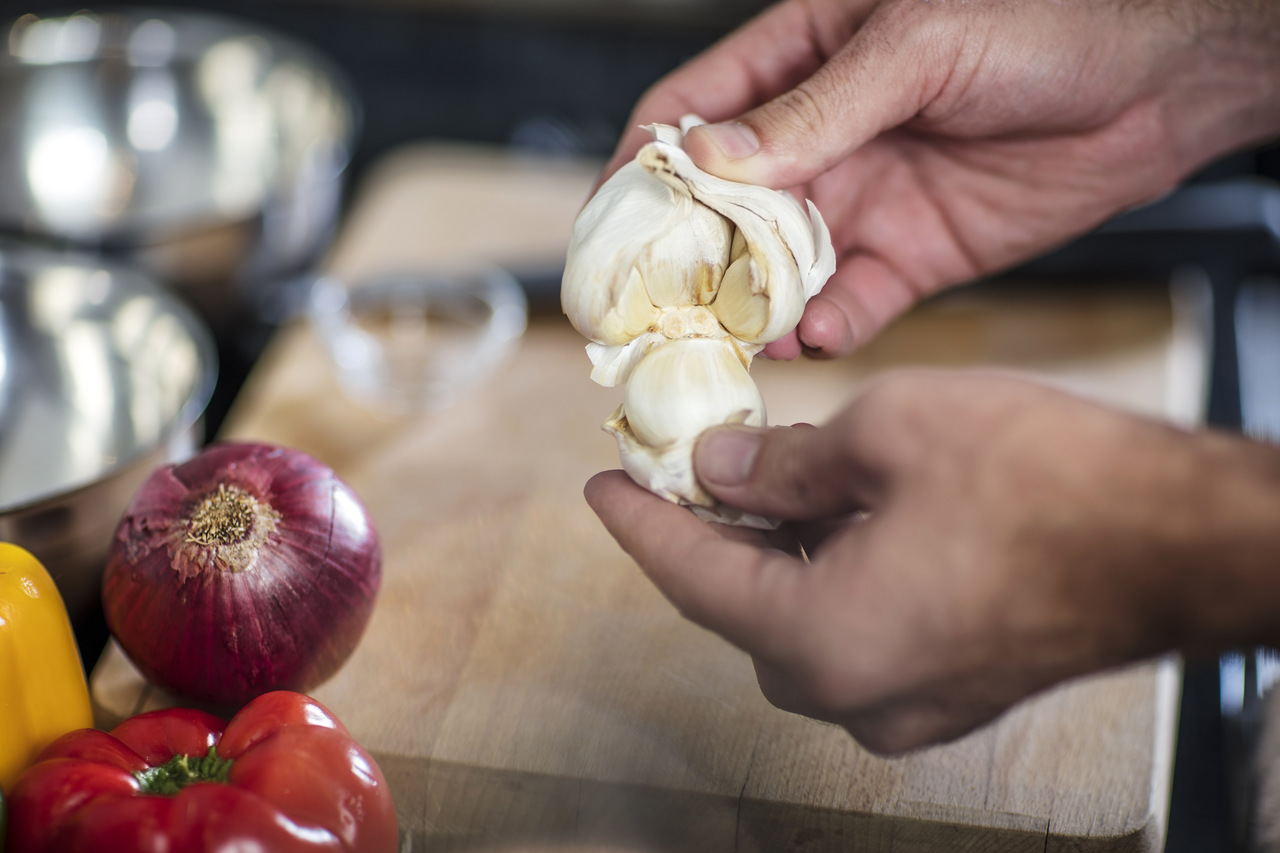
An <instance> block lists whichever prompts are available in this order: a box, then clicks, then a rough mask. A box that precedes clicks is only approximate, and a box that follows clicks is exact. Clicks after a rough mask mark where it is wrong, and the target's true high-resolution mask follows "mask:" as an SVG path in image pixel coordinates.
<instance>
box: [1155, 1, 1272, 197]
mask: <svg viewBox="0 0 1280 853" xmlns="http://www.w3.org/2000/svg"><path fill="white" fill-rule="evenodd" d="M1159 6H1161V7H1163V14H1164V15H1165V16H1166V20H1167V22H1168V23H1169V25H1170V26H1172V27H1173V28H1174V30H1173V31H1174V32H1175V33H1180V36H1177V37H1178V38H1180V39H1181V41H1182V43H1183V49H1182V50H1176V51H1174V52H1173V53H1172V54H1171V55H1170V56H1169V60H1170V62H1169V63H1168V65H1167V66H1166V67H1165V68H1164V70H1163V72H1162V75H1163V74H1167V75H1168V76H1167V78H1166V79H1165V81H1163V82H1161V83H1160V85H1161V86H1167V87H1168V88H1167V89H1166V91H1168V92H1170V93H1172V94H1173V97H1172V98H1170V99H1168V100H1167V101H1166V102H1165V103H1164V104H1162V105H1161V106H1162V108H1163V109H1164V110H1165V111H1166V112H1167V115H1168V118H1169V121H1170V124H1171V125H1172V127H1171V137H1170V138H1171V139H1173V140H1181V141H1182V142H1181V148H1182V150H1180V151H1179V152H1178V153H1179V155H1180V160H1181V163H1182V170H1183V171H1184V172H1190V171H1192V170H1193V169H1195V168H1197V167H1198V166H1200V165H1203V164H1204V163H1205V162H1207V161H1210V160H1212V159H1214V158H1215V157H1218V156H1221V155H1223V154H1226V153H1229V152H1231V151H1234V150H1239V149H1241V148H1246V147H1248V146H1250V145H1256V144H1260V143H1262V142H1265V141H1267V140H1269V139H1273V138H1275V137H1277V136H1280V4H1276V3H1274V2H1270V0H1226V2H1221V3H1209V2H1204V1H1203V0H1179V2H1176V3H1170V4H1159Z"/></svg>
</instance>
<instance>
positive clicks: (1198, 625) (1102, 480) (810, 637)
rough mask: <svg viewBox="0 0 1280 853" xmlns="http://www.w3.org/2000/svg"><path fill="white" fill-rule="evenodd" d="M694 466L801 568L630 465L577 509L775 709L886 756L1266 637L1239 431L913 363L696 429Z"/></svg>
mask: <svg viewBox="0 0 1280 853" xmlns="http://www.w3.org/2000/svg"><path fill="white" fill-rule="evenodd" d="M694 459H695V470H696V472H697V474H698V478H699V480H700V481H701V482H702V484H703V485H704V486H705V487H706V488H707V489H708V490H709V491H711V492H712V493H713V494H714V495H715V496H716V497H717V498H718V499H720V500H722V501H724V502H726V503H728V504H729V505H731V506H736V507H739V508H741V509H744V510H747V511H749V512H752V513H756V514H760V515H764V516H766V517H773V518H781V519H785V520H787V521H788V522H789V525H788V526H787V527H786V528H785V529H786V530H788V531H790V532H791V533H792V534H793V535H794V536H795V537H796V539H797V540H798V543H799V544H800V545H802V546H803V547H804V549H805V551H806V552H807V554H808V557H809V559H808V561H806V560H805V559H803V558H801V557H800V556H797V553H796V552H795V551H794V550H789V549H788V548H787V547H786V545H782V547H777V546H779V542H778V541H777V539H776V538H774V537H770V536H764V535H759V534H758V532H756V531H745V530H742V529H734V528H724V527H721V526H719V525H709V524H704V523H703V522H701V521H698V520H697V519H696V518H695V517H694V516H693V515H692V514H691V513H690V512H688V511H687V510H685V509H682V508H680V507H678V506H675V505H673V504H670V503H667V502H666V501H663V500H661V499H660V498H657V497H655V496H653V495H651V494H649V493H647V492H645V491H644V490H643V489H641V488H639V487H638V486H635V485H634V484H632V483H631V482H630V480H628V478H627V477H626V475H625V474H622V473H621V472H616V471H615V472H607V473H605V474H601V475H597V476H596V477H595V478H593V479H592V480H591V481H590V482H589V483H588V485H587V489H586V495H587V500H588V501H589V502H590V504H591V506H592V508H593V509H595V511H596V512H597V513H598V514H599V516H600V517H601V519H602V520H603V521H604V523H605V526H606V527H607V528H608V529H609V531H610V533H612V534H613V535H614V537H615V538H616V539H617V540H618V541H619V543H620V544H621V545H622V547H623V548H624V549H625V550H626V551H627V552H628V553H630V554H631V555H632V556H633V557H634V558H635V560H636V561H637V562H638V563H639V564H640V567H641V568H642V569H643V570H644V571H645V572H646V573H647V574H648V575H649V577H650V578H651V579H652V580H653V582H654V583H655V584H656V585H657V586H658V588H659V589H661V590H662V592H663V593H665V594H666V595H667V597H668V598H670V599H671V600H672V601H673V602H674V603H675V605H676V607H677V608H678V609H679V610H680V611H681V612H682V613H683V614H685V615H686V616H687V617H689V618H690V619H692V620H693V621H695V622H697V623H699V624H701V625H703V626H704V627H707V628H709V629H711V630H713V631H716V632H718V633H720V634H721V635H723V636H724V637H726V638H727V639H728V640H729V641H731V642H732V643H734V644H736V645H738V646H739V647H741V648H743V649H745V650H746V651H747V652H749V653H750V654H751V656H752V657H753V659H754V661H755V665H756V672H757V676H758V680H759V683H760V687H761V689H762V690H763V692H764V694H765V695H766V697H768V698H769V699H770V700H771V701H772V702H773V703H774V704H775V705H778V706H779V707H782V708H784V709H787V710H792V711H796V712H799V713H803V714H806V715H809V716H813V717H818V718H821V719H826V720H830V721H833V722H836V723H839V724H841V725H843V726H844V727H845V728H846V729H848V730H849V732H850V733H852V734H853V736H854V737H855V738H856V739H857V740H859V741H860V742H861V743H862V744H864V745H865V746H867V747H869V748H871V749H873V750H876V751H880V752H890V753H893V752H901V751H903V750H907V749H911V748H915V747H919V746H923V745H926V744H930V743H934V742H938V741H943V740H948V739H951V738H955V737H957V736H959V735H961V734H964V733H965V732H968V731H969V730H971V729H973V728H975V727H976V726H979V725H981V724H983V723H984V722H986V721H988V720H991V719H992V718H994V717H995V716H997V715H998V714H1000V713H1001V712H1002V711H1003V710H1004V709H1006V708H1008V707H1009V706H1010V705H1011V704H1013V703H1015V702H1017V701H1018V700H1020V699H1022V698H1023V697H1026V696H1028V695H1030V694H1032V693H1035V692H1037V691H1039V690H1041V689H1043V688H1046V687H1048V686H1049V685H1051V684H1054V683H1056V682H1059V681H1061V680H1063V679H1067V678H1070V677H1073V676H1077V675H1081V674H1083V673H1088V672H1093V671H1096V670H1099V669H1103V668H1106V667H1110V666H1114V665H1117V664H1120V663H1124V662H1128V661H1134V660H1138V659H1141V658H1143V657H1146V656H1149V655H1153V654H1156V653H1159V652H1162V651H1165V650H1169V649H1181V650H1183V651H1191V652H1195V651H1205V650H1211V649H1216V648H1220V647H1226V646H1229V645H1230V644H1232V643H1235V642H1240V641H1244V640H1246V639H1252V640H1255V641H1256V640H1258V639H1259V638H1260V637H1261V636H1262V635H1263V634H1266V633H1270V634H1272V635H1274V634H1275V633H1276V629H1275V628H1274V626H1275V625H1276V624H1277V617H1278V616H1280V595H1278V594H1277V592H1278V591H1280V571H1277V567H1276V565H1275V563H1274V559H1273V557H1272V556H1271V555H1274V554H1275V553H1280V454H1277V453H1276V452H1275V451H1273V450H1270V449H1264V448H1260V447H1258V446H1256V445H1252V444H1250V443H1249V442H1246V441H1243V440H1240V439H1237V438H1228V437H1225V436H1220V435H1214V434H1207V433H1202V434H1194V433H1186V432H1183V431H1180V430H1177V429H1174V428H1171V427H1169V426H1166V425H1163V424H1160V423H1156V422H1152V421H1148V420H1145V419H1141V418H1138V417H1134V416H1131V415H1128V414H1123V413H1119V412H1116V411H1113V410H1111V409H1108V408H1105V407H1102V406H1099V405H1096V404H1093V403H1090V402H1085V401H1082V400H1080V399H1077V398H1075V397H1071V396H1068V395H1066V394H1063V393H1060V392H1057V391H1053V390H1050V389H1047V388H1044V387H1041V386H1039V385H1036V384H1032V383H1030V382H1026V381H1023V380H1018V379H1013V378H1009V377H1006V376H993V375H966V374H953V373H943V372H911V373H901V374H894V375H890V376H887V377H884V378H882V379H881V380H880V381H879V382H878V383H876V384H875V385H873V386H872V387H871V388H870V389H868V390H867V391H866V392H865V393H864V394H863V395H862V396H860V397H859V398H858V399H856V400H855V401H854V402H853V404H852V405H850V406H849V407H848V408H847V409H846V410H845V411H844V412H842V413H841V414H840V415H839V416H838V417H836V418H835V419H834V420H833V421H832V422H831V423H830V424H827V425H825V426H822V427H820V428H816V429H814V428H809V429H795V428H780V429H769V430H756V429H748V428H739V427H733V428H720V429H716V430H712V431H709V433H708V434H705V435H704V436H703V437H702V438H701V439H700V440H699V443H698V445H697V449H696V452H695V458H694ZM864 514H865V515H864ZM1268 626H1270V627H1268Z"/></svg>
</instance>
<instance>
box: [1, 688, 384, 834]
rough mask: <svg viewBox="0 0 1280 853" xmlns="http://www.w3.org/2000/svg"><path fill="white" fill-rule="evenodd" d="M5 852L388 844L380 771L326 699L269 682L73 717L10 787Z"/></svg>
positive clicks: (382, 783)
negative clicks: (245, 699)
mask: <svg viewBox="0 0 1280 853" xmlns="http://www.w3.org/2000/svg"><path fill="white" fill-rule="evenodd" d="M8 801H9V802H8V807H9V809H8V810H9V826H8V834H7V838H8V846H7V847H6V848H5V850H6V853H81V851H84V853H88V851H94V853H160V851H164V853H214V851H232V850H235V851H240V850H264V851H271V853H294V851H297V853H304V851H305V853H312V851H321V850H325V851H349V852H350V853H395V850H396V849H397V830H396V814H395V807H394V805H393V804H392V801H391V794H390V792H389V791H388V790H387V781H386V779H385V778H384V777H383V775H382V771H381V770H380V769H379V768H378V765H377V764H376V763H374V761H373V759H372V758H371V757H370V756H369V754H368V753H367V752H365V750H364V749H363V748H361V747H360V746H359V745H358V744H357V743H356V742H355V741H354V740H352V738H351V735H350V733H349V732H348V731H347V730H346V728H344V727H343V725H342V724H341V723H340V722H338V721H337V720H336V719H335V718H334V716H333V715H332V714H331V713H330V712H329V711H328V709H326V708H325V707H324V706H323V705H321V704H320V703H318V702H316V701H315V700H314V699H310V698H308V697H306V696H303V695H301V694H299V693H293V692H290V691H284V690H282V691H277V692H274V693H267V694H264V695H262V696H259V697H258V698H256V699H254V700H253V701H251V702H250V703H249V704H247V705H245V706H244V708H242V709H241V710H240V712H239V713H238V714H236V715H235V716H234V717H233V718H232V719H231V721H230V722H229V723H226V724H225V726H224V724H223V721H222V720H220V719H218V718H217V717H215V716H213V715H211V714H206V713H204V712H203V711H195V710H190V709H171V710H163V711H152V712H150V713H145V714H139V715H138V716H136V717H132V718H130V719H128V720H125V721H124V722H123V723H121V724H120V725H119V726H116V728H114V729H112V730H111V732H110V733H107V732H103V731H98V730H96V729H79V730H76V731H73V732H70V733H68V734H66V735H63V736H62V737H61V738H59V739H57V740H55V741H54V742H53V743H51V744H50V745H49V746H48V747H47V748H46V749H45V750H44V752H42V753H41V755H40V757H39V758H38V759H37V761H36V763H35V764H34V765H32V766H31V767H29V768H28V769H27V770H26V771H24V772H23V774H22V775H21V776H20V777H19V778H18V781H17V783H16V784H15V785H14V786H13V790H12V791H10V792H9V797H8Z"/></svg>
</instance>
